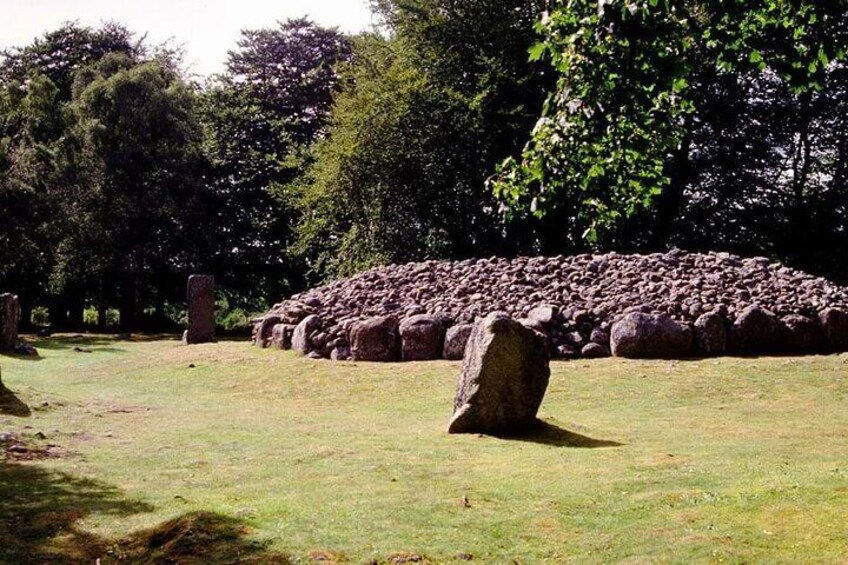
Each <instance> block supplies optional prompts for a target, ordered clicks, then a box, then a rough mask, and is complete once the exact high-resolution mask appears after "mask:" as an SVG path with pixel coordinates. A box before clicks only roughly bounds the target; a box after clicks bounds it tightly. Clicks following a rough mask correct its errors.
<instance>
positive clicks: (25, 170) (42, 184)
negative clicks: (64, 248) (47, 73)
mask: <svg viewBox="0 0 848 565" xmlns="http://www.w3.org/2000/svg"><path fill="white" fill-rule="evenodd" d="M64 128H65V123H64V116H63V113H62V110H61V104H60V100H59V97H58V89H57V87H56V86H55V85H54V84H53V82H52V81H51V80H50V79H49V78H47V77H44V76H42V75H38V76H35V77H33V78H32V79H31V80H29V81H28V82H27V84H26V85H24V84H20V83H16V82H12V83H7V84H5V85H4V87H3V88H2V89H0V281H2V285H3V288H4V289H5V290H7V291H11V292H14V293H19V294H20V295H21V296H22V297H23V301H22V309H23V313H24V322H25V323H26V321H27V320H28V314H29V312H30V311H31V308H32V305H33V301H34V300H39V299H44V298H45V297H47V296H48V295H49V294H50V292H49V291H50V289H49V286H48V281H49V278H50V273H51V270H52V265H53V259H54V254H53V250H54V249H55V244H56V243H57V241H58V237H57V233H56V232H55V231H54V230H52V229H51V220H52V219H53V218H54V217H55V216H56V214H57V213H58V212H59V210H58V206H57V203H56V201H55V199H54V198H53V196H54V195H55V193H54V187H55V184H56V183H57V182H58V181H59V177H60V174H61V167H62V165H61V155H60V150H61V143H62V136H63V134H64Z"/></svg>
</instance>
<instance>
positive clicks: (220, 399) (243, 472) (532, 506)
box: [0, 338, 848, 565]
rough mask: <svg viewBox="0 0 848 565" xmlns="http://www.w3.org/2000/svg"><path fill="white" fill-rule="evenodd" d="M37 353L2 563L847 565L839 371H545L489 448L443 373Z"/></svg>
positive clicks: (137, 349)
mask: <svg viewBox="0 0 848 565" xmlns="http://www.w3.org/2000/svg"><path fill="white" fill-rule="evenodd" d="M35 345H36V346H37V347H38V348H39V350H40V352H41V355H42V358H41V359H40V360H27V359H22V358H16V357H0V367H2V378H3V382H4V383H5V385H6V386H7V387H8V388H9V389H11V390H12V391H13V392H14V394H15V396H14V397H13V398H11V399H10V398H6V400H5V402H4V404H3V408H0V433H3V432H11V433H14V434H18V436H19V437H20V440H21V441H22V442H24V443H26V444H27V445H28V446H29V447H30V448H32V449H33V450H34V451H32V452H29V453H28V454H27V453H18V454H7V455H6V456H5V459H3V456H2V455H0V562H3V563H14V564H18V563H94V562H95V560H96V559H97V558H100V563H101V564H102V565H106V564H108V563H116V562H121V563H167V562H171V561H173V562H177V563H232V562H241V563H287V562H289V561H291V562H294V563H301V562H303V563H310V562H320V561H323V562H324V563H327V562H333V561H336V562H350V563H370V562H375V563H403V562H408V563H410V562H416V561H418V562H430V563H461V562H467V561H466V560H468V559H473V561H472V562H474V563H513V562H516V563H567V562H579V563H593V562H598V563H609V562H629V563H655V562H677V563H689V562H730V563H741V562H763V563H777V562H785V563H798V562H821V563H848V519H846V517H848V357H846V356H832V357H809V358H760V359H719V360H699V361H692V362H678V363H671V362H634V361H622V360H615V359H610V360H603V361H594V362H586V361H579V362H572V363H555V364H553V366H552V376H551V383H550V387H549V388H548V392H547V395H546V397H545V401H544V402H543V404H542V408H541V411H540V417H541V418H542V419H543V420H544V422H545V423H546V425H545V427H544V429H542V430H541V431H540V432H539V433H537V434H535V435H534V436H532V437H525V438H521V439H497V438H493V437H481V436H476V435H472V436H448V435H447V434H446V433H445V432H444V430H445V427H446V426H447V423H448V421H449V418H450V415H451V414H450V411H451V406H452V401H453V392H454V386H455V379H456V375H457V373H458V371H459V363H450V362H434V363H416V364H404V365H400V364H398V365H374V364H366V363H341V364H334V363H330V362H327V361H313V360H309V359H304V358H299V357H297V356H296V355H295V354H292V353H288V352H280V351H270V350H259V349H255V348H252V347H250V345H249V344H248V343H246V342H236V341H230V342H222V343H218V344H214V345H203V346H193V347H184V346H181V345H180V344H179V343H178V342H177V341H173V340H154V341H137V342H127V341H112V340H110V339H106V338H87V339H86V340H79V339H78V340H73V339H64V340H63V339H53V340H41V341H36V342H35ZM75 346H80V347H81V348H83V349H88V350H90V352H84V351H83V352H81V351H75V350H74V347H75ZM192 365H193V367H192ZM48 446H50V447H48ZM41 450H43V451H41ZM44 455H50V456H49V457H43V456H44ZM33 457H34V460H26V459H31V458H33Z"/></svg>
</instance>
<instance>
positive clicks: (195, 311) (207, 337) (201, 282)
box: [184, 275, 215, 344]
mask: <svg viewBox="0 0 848 565" xmlns="http://www.w3.org/2000/svg"><path fill="white" fill-rule="evenodd" d="M186 294H187V299H188V328H187V329H186V332H185V336H184V341H185V342H186V343H187V344H195V343H209V342H212V341H215V277H213V276H211V275H191V276H190V277H189V278H188V288H187V291H186Z"/></svg>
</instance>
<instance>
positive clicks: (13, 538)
mask: <svg viewBox="0 0 848 565" xmlns="http://www.w3.org/2000/svg"><path fill="white" fill-rule="evenodd" d="M0 501H2V503H0V563H58V564H61V565H64V564H76V563H96V562H99V563H101V565H110V564H115V563H131V564H136V563H137V564H157V565H158V564H163V565H164V564H166V563H181V564H182V563H185V564H198V565H199V564H201V563H203V564H206V563H245V564H263V563H268V564H271V563H273V564H287V563H290V561H289V559H288V558H287V557H286V556H284V555H280V554H274V553H269V552H267V551H266V548H265V546H264V545H263V544H261V543H258V542H254V541H251V540H249V539H248V538H247V534H248V532H247V529H246V527H245V526H243V525H242V524H240V523H239V522H238V521H237V520H235V519H233V518H229V517H227V516H222V515H218V514H212V513H207V512H197V513H191V514H186V515H184V516H181V517H179V518H175V519H173V520H170V521H167V522H164V523H163V524H160V525H158V526H156V527H153V528H150V529H148V530H144V531H141V532H137V533H134V534H130V535H129V536H127V537H125V538H123V539H120V540H110V539H106V538H103V537H100V536H98V535H96V534H93V533H90V532H86V531H84V530H83V529H82V528H81V527H80V526H79V522H80V520H82V519H84V518H86V517H88V516H89V515H93V514H96V515H107V516H110V517H112V519H116V518H121V517H126V516H130V515H133V514H136V513H140V512H150V511H151V510H153V508H152V507H151V506H150V505H148V504H146V503H143V502H139V501H134V500H129V499H127V498H126V497H125V496H124V495H123V493H121V492H120V491H119V490H118V489H116V488H115V487H112V486H110V485H107V484H105V483H102V482H100V481H95V480H91V479H82V478H77V477H74V476H71V475H68V474H65V473H59V472H54V471H50V470H46V469H44V468H42V467H40V466H39V465H36V464H21V463H14V462H10V461H8V460H3V459H2V455H0Z"/></svg>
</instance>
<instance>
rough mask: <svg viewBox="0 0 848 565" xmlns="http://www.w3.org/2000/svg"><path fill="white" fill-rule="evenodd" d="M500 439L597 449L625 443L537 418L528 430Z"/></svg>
mask: <svg viewBox="0 0 848 565" xmlns="http://www.w3.org/2000/svg"><path fill="white" fill-rule="evenodd" d="M498 437H499V438H500V439H506V440H512V441H526V442H530V443H540V444H542V445H552V446H554V447H575V448H583V449H596V448H599V447H620V446H622V445H624V444H622V443H619V442H617V441H612V440H607V439H595V438H591V437H588V436H584V435H581V434H578V433H576V432H570V431H568V430H564V429H562V428H560V427H559V426H557V425H555V424H551V423H549V422H545V421H544V420H536V424H535V425H534V426H533V427H532V428H531V429H529V430H527V431H526V432H523V433H520V434H516V435H510V436H498Z"/></svg>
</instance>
